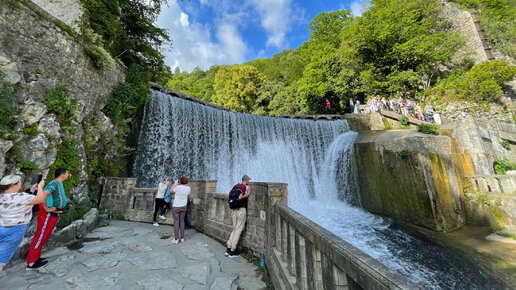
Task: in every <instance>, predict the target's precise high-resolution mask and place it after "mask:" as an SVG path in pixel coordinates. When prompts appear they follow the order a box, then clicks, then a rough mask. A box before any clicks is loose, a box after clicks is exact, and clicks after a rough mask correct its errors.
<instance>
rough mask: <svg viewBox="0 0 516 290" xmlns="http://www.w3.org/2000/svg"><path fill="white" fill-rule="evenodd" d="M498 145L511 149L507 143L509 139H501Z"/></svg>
mask: <svg viewBox="0 0 516 290" xmlns="http://www.w3.org/2000/svg"><path fill="white" fill-rule="evenodd" d="M500 145H502V147H503V149H505V150H511V146H510V145H509V141H507V140H505V139H502V141H501V142H500Z"/></svg>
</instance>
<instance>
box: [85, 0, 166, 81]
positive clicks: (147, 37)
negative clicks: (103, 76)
mask: <svg viewBox="0 0 516 290" xmlns="http://www.w3.org/2000/svg"><path fill="white" fill-rule="evenodd" d="M81 2H82V4H83V6H84V10H85V23H84V26H85V30H84V32H85V33H84V35H88V37H87V39H89V41H88V42H87V43H89V45H86V47H87V48H88V53H90V55H92V56H93V57H94V59H95V60H101V61H102V63H101V64H100V66H99V67H101V68H104V67H106V66H107V67H109V66H111V65H112V63H109V61H110V60H109V57H107V56H106V55H105V53H106V52H109V53H110V54H111V56H112V57H114V58H118V59H120V60H121V61H122V62H123V63H124V64H125V65H126V66H130V65H132V64H138V65H140V66H142V67H144V68H145V69H147V70H148V71H151V72H153V74H154V75H159V74H160V73H161V72H162V71H163V70H164V67H165V66H164V56H163V54H162V52H161V49H162V47H163V46H164V45H166V44H168V43H169V42H170V37H169V36H168V34H167V31H166V30H165V29H163V28H159V27H157V26H155V22H156V19H157V17H158V15H159V13H160V12H161V4H163V3H166V2H167V0H149V1H140V0H81ZM88 27H91V30H92V31H89V30H88V29H89V28H88ZM92 33H94V34H92ZM101 44H102V45H101ZM106 62H107V63H106ZM97 65H98V64H97Z"/></svg>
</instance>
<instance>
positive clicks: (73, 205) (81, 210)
mask: <svg viewBox="0 0 516 290" xmlns="http://www.w3.org/2000/svg"><path fill="white" fill-rule="evenodd" d="M89 210H90V205H89V204H88V203H87V202H76V201H71V202H69V203H67V204H66V207H65V209H64V210H63V214H62V215H61V216H60V217H59V221H58V222H57V226H56V227H57V228H58V229H62V228H65V227H67V226H69V225H70V224H71V223H73V222H74V221H76V220H79V219H81V218H82V217H83V216H84V215H85V214H86V213H87V212H88V211H89Z"/></svg>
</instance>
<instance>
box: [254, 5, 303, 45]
mask: <svg viewBox="0 0 516 290" xmlns="http://www.w3.org/2000/svg"><path fill="white" fill-rule="evenodd" d="M250 4H251V5H252V6H253V7H254V9H255V10H256V11H257V12H258V15H259V16H260V24H261V25H262V27H263V28H264V29H265V31H266V32H267V46H274V47H278V48H281V47H283V46H285V45H287V43H286V39H285V36H286V34H287V32H288V31H289V30H290V25H291V23H292V15H293V14H292V13H291V11H292V9H291V7H290V5H291V0H250Z"/></svg>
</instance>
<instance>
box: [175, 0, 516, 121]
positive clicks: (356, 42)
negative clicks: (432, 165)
mask: <svg viewBox="0 0 516 290" xmlns="http://www.w3.org/2000/svg"><path fill="white" fill-rule="evenodd" d="M467 1H469V2H470V4H468V5H470V6H471V5H473V4H471V3H473V2H475V0H464V1H462V0H461V1H459V2H467ZM507 1H508V0H497V1H492V3H491V2H490V1H487V0H486V1H482V0H476V2H478V3H479V4H478V5H477V6H478V7H481V8H485V7H487V8H485V9H488V10H489V9H491V10H489V11H491V12H490V13H491V14H489V15H492V13H495V12H493V11H498V10H495V8H493V7H496V5H500V7H505V6H504V5H505V4H503V3H508V2H507ZM487 2H490V3H491V4H489V5H487V4H486V3H487ZM496 3H498V4H496ZM461 4H462V5H465V4H464V3H461ZM468 7H469V6H468ZM496 9H499V8H496ZM509 10H510V9H509ZM486 13H487V12H486ZM500 13H501V15H502V16H501V17H502V19H505V18H506V17H505V16H503V15H506V14H507V13H509V12H507V11H504V12H503V13H502V12H500ZM486 15H487V14H486ZM486 17H487V16H486ZM515 19H516V18H515ZM511 21H512V20H511ZM511 21H509V23H511ZM493 25H494V24H493ZM509 26H510V27H512V26H511V25H509ZM509 26H508V27H509ZM449 27H450V24H449V23H448V22H447V21H446V20H445V19H444V18H443V17H442V5H441V4H440V3H439V2H438V1H426V0H408V1H405V0H389V1H387V0H373V1H371V8H370V9H369V10H368V11H366V12H365V13H364V14H363V15H362V16H361V17H353V16H352V15H351V13H350V11H349V10H339V11H334V12H328V13H321V14H319V15H318V16H317V17H316V18H314V19H313V21H312V22H311V24H310V26H309V29H310V31H311V32H312V33H311V36H310V39H309V40H308V41H306V42H305V43H304V44H303V45H301V46H300V47H299V48H297V49H294V50H284V51H282V52H280V53H278V54H276V55H274V56H273V57H272V58H271V59H256V60H253V61H250V62H248V63H246V64H242V65H233V66H222V67H221V66H214V67H212V68H210V69H209V70H208V71H206V72H203V71H202V70H201V69H199V68H196V69H195V70H194V71H193V72H192V73H187V72H179V70H178V69H176V72H175V73H174V74H173V75H172V76H171V77H170V79H169V80H168V82H167V86H168V87H170V88H172V89H176V90H179V91H183V92H185V93H187V94H190V95H194V96H198V97H200V98H202V99H205V100H208V101H212V102H214V103H217V104H220V105H223V106H227V107H230V108H232V109H234V110H237V111H241V112H251V113H255V114H269V115H281V114H314V113H323V112H324V110H325V107H324V104H325V101H326V100H329V101H330V103H331V104H332V109H333V111H334V112H337V113H342V112H345V111H346V110H347V108H346V107H347V105H348V104H349V99H350V98H353V99H354V100H357V99H358V100H360V101H361V102H363V101H365V100H366V99H368V98H369V97H371V96H375V95H380V96H385V97H388V98H389V97H403V98H413V99H418V100H422V99H425V100H426V99H429V98H431V99H432V100H433V101H436V102H439V101H450V100H469V101H474V102H492V101H497V100H499V98H500V96H502V95H503V90H504V86H505V84H506V83H507V82H508V81H511V80H512V79H514V77H515V71H516V68H515V67H514V66H510V65H508V63H507V62H505V61H495V62H488V63H483V64H479V65H477V66H474V67H473V65H474V62H473V61H472V60H471V59H467V58H466V59H456V57H455V56H456V52H457V50H458V49H459V48H460V47H461V46H462V45H463V44H464V40H463V39H462V37H461V36H460V35H458V34H457V33H456V32H454V31H451V30H450V29H449ZM510 27H509V28H510ZM504 33H505V32H504ZM502 34H503V33H502ZM496 35H497V36H493V37H496V39H497V41H498V43H504V45H506V44H507V45H509V46H510V43H511V42H514V38H512V39H506V38H503V37H502V36H500V35H501V34H500V33H498V34H496ZM503 35H505V34H503ZM512 35H514V34H512ZM500 45H501V44H500ZM249 66H253V67H255V68H256V69H257V71H255V70H252V69H251V68H250V67H249ZM247 84H248V85H247Z"/></svg>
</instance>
